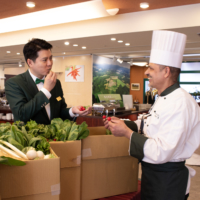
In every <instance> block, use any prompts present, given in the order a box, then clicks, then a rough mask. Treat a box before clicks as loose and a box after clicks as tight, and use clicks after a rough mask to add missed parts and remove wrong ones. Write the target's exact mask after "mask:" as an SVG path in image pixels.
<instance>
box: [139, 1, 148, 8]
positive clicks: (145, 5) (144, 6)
mask: <svg viewBox="0 0 200 200" xmlns="http://www.w3.org/2000/svg"><path fill="white" fill-rule="evenodd" d="M148 7H149V4H148V3H146V2H144V3H140V8H148Z"/></svg>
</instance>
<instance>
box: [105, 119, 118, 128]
mask: <svg viewBox="0 0 200 200" xmlns="http://www.w3.org/2000/svg"><path fill="white" fill-rule="evenodd" d="M112 119H116V120H120V119H119V118H117V117H112ZM108 122H109V121H108V120H107V119H103V123H104V126H105V128H106V129H109V124H108ZM109 130H110V129H109Z"/></svg>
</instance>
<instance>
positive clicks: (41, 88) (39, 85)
mask: <svg viewBox="0 0 200 200" xmlns="http://www.w3.org/2000/svg"><path fill="white" fill-rule="evenodd" d="M29 73H30V75H31V77H32V79H33V81H34V82H35V81H36V79H37V78H38V77H36V76H35V75H33V74H32V73H31V71H30V69H29ZM44 79H45V76H44V77H43V78H42V80H44ZM36 86H37V88H38V91H42V92H43V93H44V95H45V96H46V97H47V98H48V99H50V98H51V93H50V92H49V91H48V90H47V89H45V88H44V87H43V86H44V83H42V82H40V83H39V84H37V85H36ZM45 109H46V112H47V115H48V117H49V119H50V120H51V109H50V103H48V104H47V105H46V106H45ZM69 115H70V116H71V117H77V116H78V114H74V113H73V112H72V108H70V109H69Z"/></svg>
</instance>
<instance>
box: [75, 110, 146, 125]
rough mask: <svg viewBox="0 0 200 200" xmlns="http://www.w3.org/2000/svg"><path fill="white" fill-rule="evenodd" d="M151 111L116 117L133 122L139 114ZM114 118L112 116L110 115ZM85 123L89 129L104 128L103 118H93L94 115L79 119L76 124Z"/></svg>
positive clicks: (140, 111)
mask: <svg viewBox="0 0 200 200" xmlns="http://www.w3.org/2000/svg"><path fill="white" fill-rule="evenodd" d="M148 111H149V110H147V109H145V110H139V111H132V112H131V113H124V114H118V115H117V114H116V115H115V116H116V117H118V118H123V119H130V120H131V121H135V120H137V117H138V115H139V114H142V113H148ZM108 116H110V117H111V116H112V115H108ZM83 121H85V122H86V123H87V124H88V127H95V126H104V124H103V120H102V116H93V115H87V116H84V117H77V119H76V122H77V124H81V123H82V122H83Z"/></svg>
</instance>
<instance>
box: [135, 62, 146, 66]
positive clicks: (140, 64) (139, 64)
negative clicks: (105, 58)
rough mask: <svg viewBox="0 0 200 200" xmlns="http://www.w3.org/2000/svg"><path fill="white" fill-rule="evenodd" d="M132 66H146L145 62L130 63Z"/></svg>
mask: <svg viewBox="0 0 200 200" xmlns="http://www.w3.org/2000/svg"><path fill="white" fill-rule="evenodd" d="M131 64H132V65H137V66H140V67H144V66H146V65H147V62H132V63H131Z"/></svg>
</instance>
